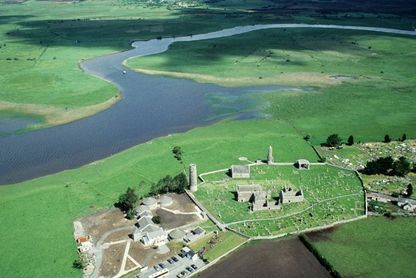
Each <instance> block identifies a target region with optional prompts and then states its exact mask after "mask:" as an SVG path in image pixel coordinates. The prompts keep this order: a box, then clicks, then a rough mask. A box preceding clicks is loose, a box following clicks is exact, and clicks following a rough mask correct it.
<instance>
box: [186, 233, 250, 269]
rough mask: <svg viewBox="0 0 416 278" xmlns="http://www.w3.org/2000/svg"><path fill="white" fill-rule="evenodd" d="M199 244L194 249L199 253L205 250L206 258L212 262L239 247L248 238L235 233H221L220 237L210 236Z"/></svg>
mask: <svg viewBox="0 0 416 278" xmlns="http://www.w3.org/2000/svg"><path fill="white" fill-rule="evenodd" d="M199 241H200V242H198V244H195V245H194V246H193V249H194V250H196V251H199V250H201V249H205V250H206V251H205V253H204V258H205V259H207V260H208V261H210V262H212V261H214V260H215V259H217V258H219V257H220V256H222V255H224V254H225V253H227V252H229V251H231V250H232V249H234V248H236V247H237V246H239V245H241V244H243V243H244V242H245V241H247V239H246V238H244V237H242V236H240V235H237V234H235V233H233V232H229V231H227V232H220V233H219V234H218V236H215V235H212V234H211V235H208V236H206V237H204V238H202V239H200V240H199Z"/></svg>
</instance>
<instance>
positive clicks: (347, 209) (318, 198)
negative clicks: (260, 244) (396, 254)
mask: <svg viewBox="0 0 416 278" xmlns="http://www.w3.org/2000/svg"><path fill="white" fill-rule="evenodd" d="M204 180H205V182H204V183H202V184H200V185H199V186H198V190H197V191H196V192H194V195H195V197H196V198H198V200H199V201H200V202H201V203H202V204H203V205H204V206H205V208H206V209H207V210H209V211H210V212H211V213H212V214H213V215H214V216H215V217H216V218H217V219H218V220H219V221H221V222H222V223H224V224H225V225H226V226H227V228H229V229H232V230H234V231H236V232H238V233H241V234H243V235H246V236H248V237H256V236H262V237H267V236H276V235H280V234H286V233H296V232H300V231H303V230H306V229H310V228H314V227H320V226H325V225H330V224H333V223H335V222H342V221H346V220H349V219H353V218H356V217H359V216H362V215H365V208H364V191H363V187H362V185H361V182H360V180H359V178H358V177H357V176H356V173H355V172H353V171H349V170H345V169H340V168H337V167H334V166H331V165H327V164H320V165H313V166H312V167H311V168H310V169H309V170H299V169H296V168H295V167H294V166H292V165H254V166H251V176H250V178H248V179H232V178H231V177H229V176H228V175H227V172H226V171H224V172H219V173H213V174H211V175H204ZM242 184H248V185H250V184H251V185H254V184H256V185H257V184H258V185H261V186H262V187H263V188H264V189H265V190H267V191H269V192H270V193H271V196H270V201H277V200H278V199H279V192H280V191H281V190H282V189H283V188H284V187H285V186H288V187H291V188H294V189H297V190H300V189H301V190H302V191H303V194H304V200H303V201H302V202H298V203H288V204H282V205H281V208H280V209H277V210H262V211H254V212H253V211H251V210H250V203H248V202H238V201H237V199H236V186H237V185H242Z"/></svg>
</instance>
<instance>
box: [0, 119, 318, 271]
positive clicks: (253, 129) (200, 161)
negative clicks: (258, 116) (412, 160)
mask: <svg viewBox="0 0 416 278" xmlns="http://www.w3.org/2000/svg"><path fill="white" fill-rule="evenodd" d="M270 144H273V145H274V146H276V150H275V153H276V157H277V156H279V157H280V158H281V159H282V160H285V161H294V160H295V159H297V158H298V157H310V158H311V159H313V155H314V152H313V150H312V149H311V148H310V147H309V145H308V144H307V143H306V142H305V141H304V140H303V139H302V136H300V135H299V134H296V131H295V130H294V129H293V128H292V127H290V126H289V125H288V124H286V123H285V122H281V121H273V120H252V121H230V122H223V123H219V124H215V125H213V126H210V127H204V128H197V129H194V130H191V131H189V132H186V133H183V134H177V135H173V136H168V137H164V138H160V139H155V140H152V141H150V142H148V143H145V144H142V145H139V146H136V147H133V148H131V149H129V150H126V151H124V152H121V153H119V154H116V155H113V156H111V157H109V158H106V159H104V160H101V161H97V162H94V163H91V164H88V165H85V166H83V167H81V168H79V169H74V170H68V171H64V172H61V173H58V174H54V175H50V176H45V177H42V178H38V179H34V180H30V181H27V182H23V183H21V184H17V185H11V186H0V210H1V211H2V213H1V219H2V220H1V222H2V225H0V237H1V238H2V252H4V253H5V254H8V255H7V256H2V257H1V259H0V269H1V273H2V275H3V276H5V277H26V276H28V275H29V274H30V275H31V276H34V277H43V276H44V275H45V273H48V274H50V276H55V277H79V276H80V272H79V271H76V270H74V269H73V268H72V262H73V260H74V259H75V257H76V248H75V242H74V240H73V238H72V233H73V227H72V222H73V220H74V219H75V218H77V217H80V216H83V215H88V214H90V213H92V212H94V211H97V210H98V209H100V208H108V207H111V206H112V205H113V203H114V202H115V201H116V200H117V198H118V196H119V195H120V194H121V193H122V192H123V191H125V190H126V188H127V187H128V186H133V187H134V188H135V189H136V190H137V192H138V193H139V194H140V195H144V194H146V193H147V192H148V190H149V188H150V184H151V182H155V181H157V180H158V179H159V178H161V177H163V176H165V175H167V174H176V173H178V172H180V171H181V170H182V169H183V168H182V167H183V166H182V165H181V164H180V163H178V161H176V160H175V158H174V157H173V155H172V153H171V150H172V148H173V146H175V145H179V146H181V147H182V149H183V151H184V157H183V158H184V165H188V164H189V163H196V164H197V166H198V171H199V172H201V173H202V172H207V171H212V170H215V169H221V168H226V167H229V166H230V165H231V164H237V163H239V160H238V158H239V157H240V156H247V157H250V158H253V159H256V158H264V157H265V156H266V153H267V147H268V146H269V145H270ZM285 148H288V149H289V150H291V151H290V152H286V151H285ZM142 181H144V182H145V185H143V186H142V187H139V184H140V182H142ZM34 254H36V255H34Z"/></svg>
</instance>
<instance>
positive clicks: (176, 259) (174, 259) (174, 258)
mask: <svg viewBox="0 0 416 278" xmlns="http://www.w3.org/2000/svg"><path fill="white" fill-rule="evenodd" d="M171 259H172V260H173V261H175V262H178V261H179V260H178V258H176V257H175V256H173V257H172V258H171Z"/></svg>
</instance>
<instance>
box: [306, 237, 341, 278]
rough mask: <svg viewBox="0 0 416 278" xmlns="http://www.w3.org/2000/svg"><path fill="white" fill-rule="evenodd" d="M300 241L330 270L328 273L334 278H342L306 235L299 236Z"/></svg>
mask: <svg viewBox="0 0 416 278" xmlns="http://www.w3.org/2000/svg"><path fill="white" fill-rule="evenodd" d="M299 239H300V241H301V242H302V243H303V244H304V245H305V247H306V248H307V249H308V250H309V251H311V252H312V254H313V255H314V256H315V258H317V259H318V261H319V262H320V263H321V264H322V265H323V266H324V267H325V268H326V270H328V272H329V273H330V274H331V276H332V277H334V278H341V274H339V272H338V271H337V270H335V269H334V267H333V266H332V265H331V263H330V262H328V260H327V259H326V258H324V257H323V256H322V255H321V254H320V253H319V252H318V250H317V249H316V248H315V247H314V246H313V245H312V243H310V242H309V241H308V238H307V237H306V236H305V235H300V236H299Z"/></svg>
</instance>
